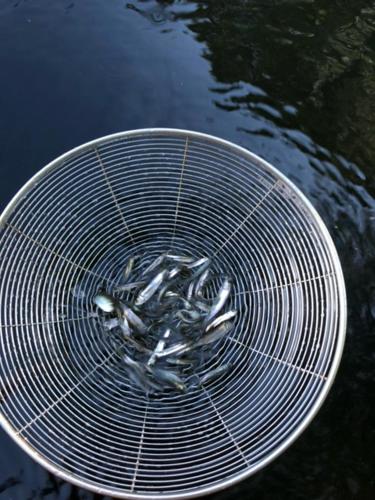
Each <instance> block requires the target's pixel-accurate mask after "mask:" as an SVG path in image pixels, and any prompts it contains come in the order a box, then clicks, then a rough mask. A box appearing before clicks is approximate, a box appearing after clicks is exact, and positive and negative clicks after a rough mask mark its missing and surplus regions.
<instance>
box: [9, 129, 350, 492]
mask: <svg viewBox="0 0 375 500" xmlns="http://www.w3.org/2000/svg"><path fill="white" fill-rule="evenodd" d="M160 133H162V134H166V135H168V134H172V135H173V136H179V137H183V138H185V137H190V138H192V139H194V138H196V139H200V140H205V141H208V142H211V143H214V144H215V145H221V146H223V147H225V148H228V149H230V150H231V151H233V152H234V153H239V154H240V155H241V156H242V157H245V158H247V159H248V160H249V161H251V162H252V163H254V164H256V165H259V166H260V167H261V168H262V169H264V170H267V171H269V172H270V173H272V175H273V176H274V177H276V178H278V179H280V180H281V181H282V182H283V184H285V185H286V186H288V187H289V188H290V189H291V190H292V191H293V192H294V193H295V194H296V195H297V197H298V198H299V200H301V201H302V203H303V205H304V206H305V207H306V209H307V210H308V212H309V213H310V215H311V216H312V218H313V219H314V220H315V223H316V224H317V227H318V228H319V230H320V231H321V232H322V234H323V237H324V240H325V243H326V245H327V247H328V249H329V252H330V255H331V256H332V263H333V266H334V272H335V276H336V280H337V288H338V298H339V303H340V309H341V311H342V314H341V315H340V316H339V318H338V321H339V325H338V334H337V343H336V347H335V353H334V356H333V359H332V363H331V367H330V370H329V373H328V375H327V378H326V382H325V385H324V386H323V388H322V390H321V392H320V394H319V396H318V398H317V399H316V401H315V403H314V404H313V405H312V407H311V408H310V410H309V412H308V414H307V415H306V416H305V417H304V419H303V421H302V423H301V424H300V425H299V426H298V427H297V428H296V429H295V430H294V432H293V433H292V434H291V435H290V436H289V438H288V439H287V440H285V441H283V442H282V443H281V444H280V445H279V446H278V448H277V449H276V450H274V451H273V452H272V453H270V454H269V455H268V456H267V457H266V458H265V459H263V460H262V461H261V462H260V463H259V464H258V465H257V466H255V467H253V468H252V469H251V470H250V471H249V470H245V471H244V472H243V473H241V474H237V475H236V476H235V477H233V478H229V479H227V480H225V481H221V482H220V483H219V484H217V485H215V484H213V485H210V486H209V487H202V488H200V489H199V491H191V492H188V491H186V492H184V493H181V494H178V498H191V497H196V496H201V495H203V494H208V493H213V492H215V491H218V490H221V489H224V488H226V487H229V486H231V485H233V484H235V483H237V482H238V481H240V480H242V479H244V478H246V477H248V476H250V475H252V474H253V473H255V472H257V471H258V470H260V469H261V468H263V467H264V466H266V465H267V464H269V463H270V462H271V461H272V460H274V459H275V458H276V457H277V456H279V455H280V454H281V453H282V452H283V451H284V450H285V449H287V448H288V447H289V446H290V445H291V444H292V443H293V442H294V440H295V439H296V438H297V437H298V436H299V435H300V434H301V433H302V432H303V430H304V429H305V428H306V427H307V426H308V425H309V423H310V422H311V420H312V419H313V418H314V416H315V415H316V413H317V412H318V410H319V408H320V407H321V405H322V403H323V401H324V400H325V398H326V396H327V394H328V392H329V389H330V387H331V385H332V383H333V381H334V378H335V375H336V372H337V369H338V366H339V363H340V359H341V356H342V351H343V346H344V340H345V331H346V293H345V284H344V278H343V274H342V270H341V266H340V262H339V258H338V255H337V252H336V249H335V247H334V244H333V241H332V239H331V237H330V235H329V233H328V230H327V228H326V226H325V224H324V223H323V221H322V219H321V218H320V216H319V215H318V213H317V212H316V210H315V209H314V207H313V206H312V204H311V203H310V202H309V201H308V200H307V198H306V197H305V196H304V194H303V193H302V192H301V191H300V190H299V189H298V188H296V187H295V186H294V185H293V184H292V183H291V182H290V181H289V180H288V179H287V178H286V177H285V176H284V175H283V174H281V173H280V172H279V171H277V170H276V169H275V168H274V167H273V166H272V165H270V164H269V163H267V162H266V161H264V160H263V159H261V158H259V157H258V156H256V155H254V154H253V153H250V152H249V151H247V150H246V149H244V148H242V147H240V146H237V145H234V144H232V143H231V142H228V141H225V140H223V139H219V138H216V137H213V136H210V135H207V134H203V133H198V132H191V131H188V130H178V129H169V128H153V129H140V130H135V131H127V132H120V133H116V134H111V135H108V136H105V137H102V138H99V139H96V140H93V141H90V142H88V143H86V144H84V145H82V146H79V147H77V148H74V149H72V150H71V151H69V152H67V153H65V154H63V155H61V156H60V157H59V158H57V159H55V160H54V161H52V162H51V163H49V164H48V165H47V166H45V167H44V168H43V169H42V170H40V171H39V172H38V173H37V174H35V175H34V176H33V177H32V178H31V179H30V180H29V181H28V182H27V183H26V184H25V186H24V187H23V188H21V189H20V190H19V191H18V193H17V194H16V195H15V196H14V197H13V199H12V200H11V201H10V203H9V204H8V205H7V207H6V208H5V210H4V211H3V213H2V215H1V217H0V226H3V225H4V224H5V223H6V221H7V220H8V218H9V216H10V215H11V213H12V212H13V210H14V208H15V206H16V205H17V204H18V202H19V200H20V199H22V198H23V197H24V196H25V195H26V194H27V193H28V192H29V191H30V189H31V188H32V187H33V186H34V185H35V183H37V182H39V181H40V180H41V179H42V178H43V177H44V176H45V175H47V174H48V173H50V172H51V171H52V170H53V169H54V168H56V167H58V166H59V165H61V164H62V162H64V161H66V160H68V159H69V158H71V157H74V156H75V155H76V154H77V153H83V152H84V151H86V150H89V149H91V148H92V147H94V146H100V145H103V144H105V143H107V142H108V141H116V140H117V139H118V140H121V139H124V138H127V137H136V136H139V135H148V134H150V135H152V134H160ZM0 421H1V424H2V426H3V428H4V429H5V430H6V431H7V433H8V434H9V435H10V436H11V437H12V439H14V440H15V442H17V444H18V445H20V446H21V447H22V448H23V449H24V450H25V451H26V452H27V453H28V454H29V455H30V456H31V457H32V458H34V459H35V460H36V461H37V462H39V463H40V464H41V465H43V466H44V467H46V468H47V469H48V470H49V471H51V472H52V473H54V474H56V475H57V476H58V477H60V478H63V479H65V480H67V481H69V482H72V483H74V484H76V485H77V486H80V487H83V488H88V489H91V490H92V491H94V492H96V493H100V494H103V495H111V496H114V497H119V498H121V497H123V498H124V497H126V498H133V499H142V498H155V497H157V498H166V499H172V498H177V496H176V494H168V493H166V494H163V493H161V494H159V493H158V494H157V495H155V494H137V493H126V494H124V492H121V491H119V490H116V489H112V488H98V487H97V486H96V485H95V484H94V483H93V484H90V482H88V481H82V480H80V479H79V478H77V477H74V476H73V475H71V474H67V473H65V472H64V471H62V470H60V469H58V468H56V467H55V466H54V465H53V464H51V463H50V462H49V461H48V460H46V459H45V458H44V457H43V456H42V455H41V454H39V453H38V452H37V451H36V450H35V449H33V448H31V447H30V445H29V444H28V443H27V442H26V441H25V440H24V439H23V438H22V437H21V436H20V435H17V434H16V433H15V431H14V428H13V427H12V425H11V424H10V423H9V422H8V420H7V419H6V418H5V417H4V415H3V414H0Z"/></svg>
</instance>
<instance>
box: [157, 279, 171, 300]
mask: <svg viewBox="0 0 375 500" xmlns="http://www.w3.org/2000/svg"><path fill="white" fill-rule="evenodd" d="M171 286H172V284H171V283H166V284H165V285H164V286H162V287H161V288H160V291H159V293H158V302H161V301H162V300H163V298H164V296H167V293H169V292H168V290H169V288H170V287H171ZM169 296H170V295H169Z"/></svg>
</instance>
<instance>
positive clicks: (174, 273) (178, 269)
mask: <svg viewBox="0 0 375 500" xmlns="http://www.w3.org/2000/svg"><path fill="white" fill-rule="evenodd" d="M180 272H181V267H179V266H176V267H174V268H173V269H171V270H170V271H169V274H168V279H169V280H171V279H173V278H175V277H176V276H177V274H179V273H180Z"/></svg>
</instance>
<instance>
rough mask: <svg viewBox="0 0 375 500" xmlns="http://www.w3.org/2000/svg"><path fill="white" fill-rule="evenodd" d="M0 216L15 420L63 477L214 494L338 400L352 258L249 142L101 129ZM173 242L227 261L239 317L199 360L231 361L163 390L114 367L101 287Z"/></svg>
mask: <svg viewBox="0 0 375 500" xmlns="http://www.w3.org/2000/svg"><path fill="white" fill-rule="evenodd" d="M0 222H1V225H0V231H1V233H0V234H1V245H0V262H1V264H0V265H1V281H0V287H1V288H0V333H1V338H0V342H1V344H0V377H1V386H0V387H1V393H0V411H1V422H2V425H3V427H4V428H5V430H6V431H7V432H8V433H9V434H10V435H11V437H12V438H14V440H15V441H16V442H17V443H18V444H19V445H20V446H21V447H22V448H23V449H24V450H25V451H26V452H27V453H29V454H30V455H31V456H32V457H33V458H34V459H35V460H37V461H38V462H39V463H41V464H42V465H43V466H45V467H46V468H47V469H49V470H50V471H52V472H53V473H55V474H57V475H58V476H60V477H62V478H64V479H66V480H69V481H71V482H73V483H75V484H77V485H79V486H83V487H85V488H88V489H91V490H93V491H96V492H99V493H103V494H108V495H112V496H114V497H122V498H137V499H141V498H151V497H152V498H188V497H194V496H199V495H202V494H205V493H209V492H213V491H216V490H218V489H221V488H224V487H227V486H229V485H231V484H233V483H235V482H237V481H239V480H240V479H243V478H245V477H247V476H249V475H251V474H252V473H254V472H256V471H257V470H259V469H260V468H261V467H263V466H265V465H266V464H268V463H269V462H270V461H271V460H272V459H274V458H275V457H276V456H278V455H279V454H280V453H281V452H282V451H283V450H285V449H286V448H287V447H288V446H289V445H290V444H291V443H292V442H293V441H294V440H295V438H296V437H297V436H298V435H300V434H301V432H302V431H303V430H304V429H305V427H306V426H307V425H308V423H309V422H310V421H311V419H312V418H313V416H314V415H315V414H316V412H317V411H318V409H319V407H320V405H321V404H322V402H323V400H324V398H325V397H326V395H327V393H328V390H329V388H330V386H331V384H332V381H333V379H334V376H335V373H336V370H337V367H338V364H339V361H340V357H341V352H342V348H343V343H344V336H345V327H346V301H345V287H344V281H343V277H342V272H341V268H340V263H339V260H338V257H337V254H336V251H335V248H334V246H333V243H332V241H331V238H330V236H329V234H328V232H327V229H326V228H325V226H324V224H323V222H322V221H321V219H320V218H319V216H318V215H317V213H316V212H315V210H314V209H313V207H312V206H311V204H310V203H309V202H308V201H307V200H306V198H305V197H304V196H303V195H302V194H301V193H300V192H299V191H298V190H297V189H296V188H295V187H294V186H293V185H292V184H291V183H290V182H289V181H288V180H287V179H286V178H285V177H284V176H283V175H281V174H280V173H279V172H277V171H276V170H275V169H274V168H273V167H272V166H270V165H269V164H268V163H266V162H265V161H263V160H261V159H260V158H258V157H257V156H255V155H254V154H251V153H249V152H248V151H246V150H244V149H243V148H240V147H238V146H235V145H233V144H231V143H229V142H226V141H223V140H220V139H218V138H214V137H211V136H208V135H204V134H200V133H195V132H190V131H183V130H172V129H147V130H137V131H131V132H125V133H119V134H114V135H111V136H108V137H104V138H101V139H98V140H95V141H92V142H90V143H88V144H85V145H83V146H80V147H78V148H76V149H74V150H72V151H70V152H68V153H66V154H64V155H63V156H61V157H60V158H58V159H57V160H55V161H53V162H52V163H50V164H49V165H47V166H46V167H45V168H44V169H42V170H41V171H40V172H39V173H38V174H36V175H35V176H34V177H33V178H32V179H31V180H30V181H29V182H28V183H27V184H26V185H25V186H24V188H23V189H21V191H20V192H19V193H18V194H17V195H16V196H15V198H14V199H13V200H12V201H11V202H10V204H9V205H8V206H7V208H6V209H5V211H4V212H3V214H2V216H1V219H0ZM169 249H173V250H174V252H182V253H185V254H189V255H192V256H195V257H197V258H199V257H201V256H210V257H212V259H213V265H214V266H215V267H216V269H217V270H218V271H220V270H222V269H230V272H231V275H232V277H233V279H234V284H233V290H234V291H233V294H232V296H231V299H230V300H231V305H232V306H233V307H234V308H236V309H237V310H238V311H239V318H238V321H237V322H236V324H235V328H234V330H232V331H231V332H230V334H228V336H227V337H225V339H224V341H223V342H222V343H221V344H220V347H219V349H218V350H217V352H216V355H215V356H213V357H212V358H211V359H210V360H209V361H207V363H206V365H205V366H203V367H202V368H201V372H202V375H203V374H204V373H205V372H207V371H208V370H210V369H212V367H215V366H220V364H222V363H224V362H228V361H230V362H231V363H232V364H233V367H234V368H233V370H232V371H230V372H229V373H228V374H224V375H223V376H222V377H220V378H218V379H217V380H213V381H211V382H209V383H207V384H206V385H205V386H204V387H201V388H200V389H199V390H195V391H193V392H187V393H186V394H175V393H171V394H165V395H163V397H159V398H153V399H150V398H149V397H147V396H146V395H145V394H143V393H142V392H141V391H137V390H136V389H134V388H133V387H131V386H130V385H129V384H128V381H127V379H126V377H125V376H124V375H123V373H122V372H119V371H118V370H117V366H116V362H115V361H116V360H115V356H114V352H113V347H112V346H111V343H110V342H108V339H107V338H106V337H105V336H103V335H102V332H101V331H100V328H98V320H97V314H96V313H95V307H94V305H93V302H92V297H93V294H94V293H95V292H96V291H97V289H98V287H100V286H103V285H105V286H107V287H110V286H111V285H112V284H113V283H114V282H116V280H117V277H118V273H120V272H121V269H122V266H123V264H124V262H126V260H127V259H128V258H129V256H131V255H134V254H136V253H140V252H142V253H143V254H147V255H149V256H150V257H153V256H157V255H160V253H161V252H163V251H165V250H169ZM210 286H212V290H211V292H212V293H213V294H214V293H215V292H216V291H217V290H215V285H214V284H213V285H210Z"/></svg>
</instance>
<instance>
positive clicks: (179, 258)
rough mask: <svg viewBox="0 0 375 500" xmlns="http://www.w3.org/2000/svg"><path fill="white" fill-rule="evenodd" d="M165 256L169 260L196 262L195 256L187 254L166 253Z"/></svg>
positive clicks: (187, 262)
mask: <svg viewBox="0 0 375 500" xmlns="http://www.w3.org/2000/svg"><path fill="white" fill-rule="evenodd" d="M165 257H166V258H167V259H169V260H173V261H175V262H179V263H181V264H191V263H192V262H194V257H187V256H185V255H172V254H166V256H165Z"/></svg>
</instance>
